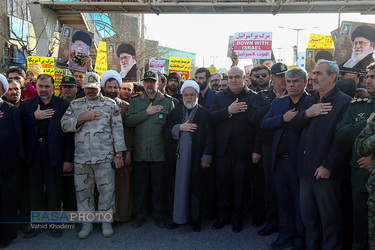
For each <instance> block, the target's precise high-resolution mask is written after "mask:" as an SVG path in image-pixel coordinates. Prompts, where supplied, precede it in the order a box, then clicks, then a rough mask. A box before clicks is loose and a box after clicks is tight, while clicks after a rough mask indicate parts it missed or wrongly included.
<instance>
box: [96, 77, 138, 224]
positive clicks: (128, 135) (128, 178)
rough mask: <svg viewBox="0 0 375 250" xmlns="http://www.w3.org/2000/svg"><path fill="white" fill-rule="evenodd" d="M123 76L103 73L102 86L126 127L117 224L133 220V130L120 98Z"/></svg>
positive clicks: (117, 187)
mask: <svg viewBox="0 0 375 250" xmlns="http://www.w3.org/2000/svg"><path fill="white" fill-rule="evenodd" d="M121 80H122V79H121V76H120V74H119V73H118V72H117V71H115V70H107V71H106V72H104V73H103V75H102V79H101V85H102V87H103V89H104V93H105V95H106V96H107V97H109V98H111V99H112V100H114V101H115V102H116V104H117V106H118V107H119V108H120V113H121V118H122V121H123V125H124V137H125V144H126V147H127V151H126V152H125V155H124V161H125V166H124V167H122V168H118V169H116V171H115V204H116V213H115V214H114V218H113V219H114V220H115V221H117V222H126V221H129V220H130V219H131V216H132V208H133V207H132V206H133V200H132V198H133V187H132V183H133V178H132V171H133V164H132V154H131V153H132V150H133V128H128V127H126V126H125V124H124V118H125V114H126V112H127V111H128V108H129V103H128V102H126V101H123V100H121V99H120V98H119V97H118V96H119V92H120V88H122V85H125V84H126V83H122V84H121Z"/></svg>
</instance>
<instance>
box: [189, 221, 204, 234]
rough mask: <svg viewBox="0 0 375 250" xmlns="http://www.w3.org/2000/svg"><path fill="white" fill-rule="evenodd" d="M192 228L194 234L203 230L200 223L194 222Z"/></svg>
mask: <svg viewBox="0 0 375 250" xmlns="http://www.w3.org/2000/svg"><path fill="white" fill-rule="evenodd" d="M191 227H192V228H193V231H194V232H200V231H201V230H202V227H201V224H200V223H199V222H192V223H191Z"/></svg>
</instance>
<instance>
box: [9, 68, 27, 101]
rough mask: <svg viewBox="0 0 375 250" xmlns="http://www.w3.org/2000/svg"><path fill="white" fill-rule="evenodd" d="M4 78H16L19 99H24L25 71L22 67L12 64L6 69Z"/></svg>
mask: <svg viewBox="0 0 375 250" xmlns="http://www.w3.org/2000/svg"><path fill="white" fill-rule="evenodd" d="M6 78H7V79H8V80H16V81H17V82H18V83H19V84H20V85H21V86H20V87H21V100H24V99H25V90H26V88H25V84H26V83H25V80H26V73H25V70H23V68H21V67H18V66H12V67H10V68H9V69H8V70H7V73H6Z"/></svg>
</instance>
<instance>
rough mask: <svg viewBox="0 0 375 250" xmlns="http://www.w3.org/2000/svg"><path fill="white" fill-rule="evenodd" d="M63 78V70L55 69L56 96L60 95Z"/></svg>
mask: <svg viewBox="0 0 375 250" xmlns="http://www.w3.org/2000/svg"><path fill="white" fill-rule="evenodd" d="M62 77H63V70H62V69H55V91H54V93H55V96H59V95H60V92H61V91H60V86H61V81H62Z"/></svg>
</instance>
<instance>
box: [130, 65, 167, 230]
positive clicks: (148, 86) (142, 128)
mask: <svg viewBox="0 0 375 250" xmlns="http://www.w3.org/2000/svg"><path fill="white" fill-rule="evenodd" d="M157 81H158V74H157V73H156V72H155V71H147V72H146V73H145V74H144V78H143V85H144V87H145V92H144V93H143V94H141V95H136V96H133V97H132V99H131V100H130V107H129V110H128V112H127V113H126V115H125V125H126V126H128V127H131V128H134V141H133V159H134V175H133V177H134V206H133V209H134V217H135V220H134V222H133V227H135V228H137V227H140V226H142V224H143V223H144V221H145V218H146V216H147V200H148V199H147V193H148V187H149V185H148V184H149V183H150V184H151V187H152V204H153V208H154V211H153V215H154V219H155V222H156V225H157V226H158V227H164V226H165V221H164V216H165V215H164V210H165V207H164V204H163V201H162V182H163V181H162V180H163V171H164V162H165V150H164V138H163V134H162V129H163V125H164V124H165V123H166V121H167V118H168V116H169V114H170V112H171V111H172V109H173V108H174V104H173V101H172V97H170V96H169V95H165V94H162V93H161V92H160V91H159V90H158V86H157V84H156V82H157ZM149 180H150V181H149Z"/></svg>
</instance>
